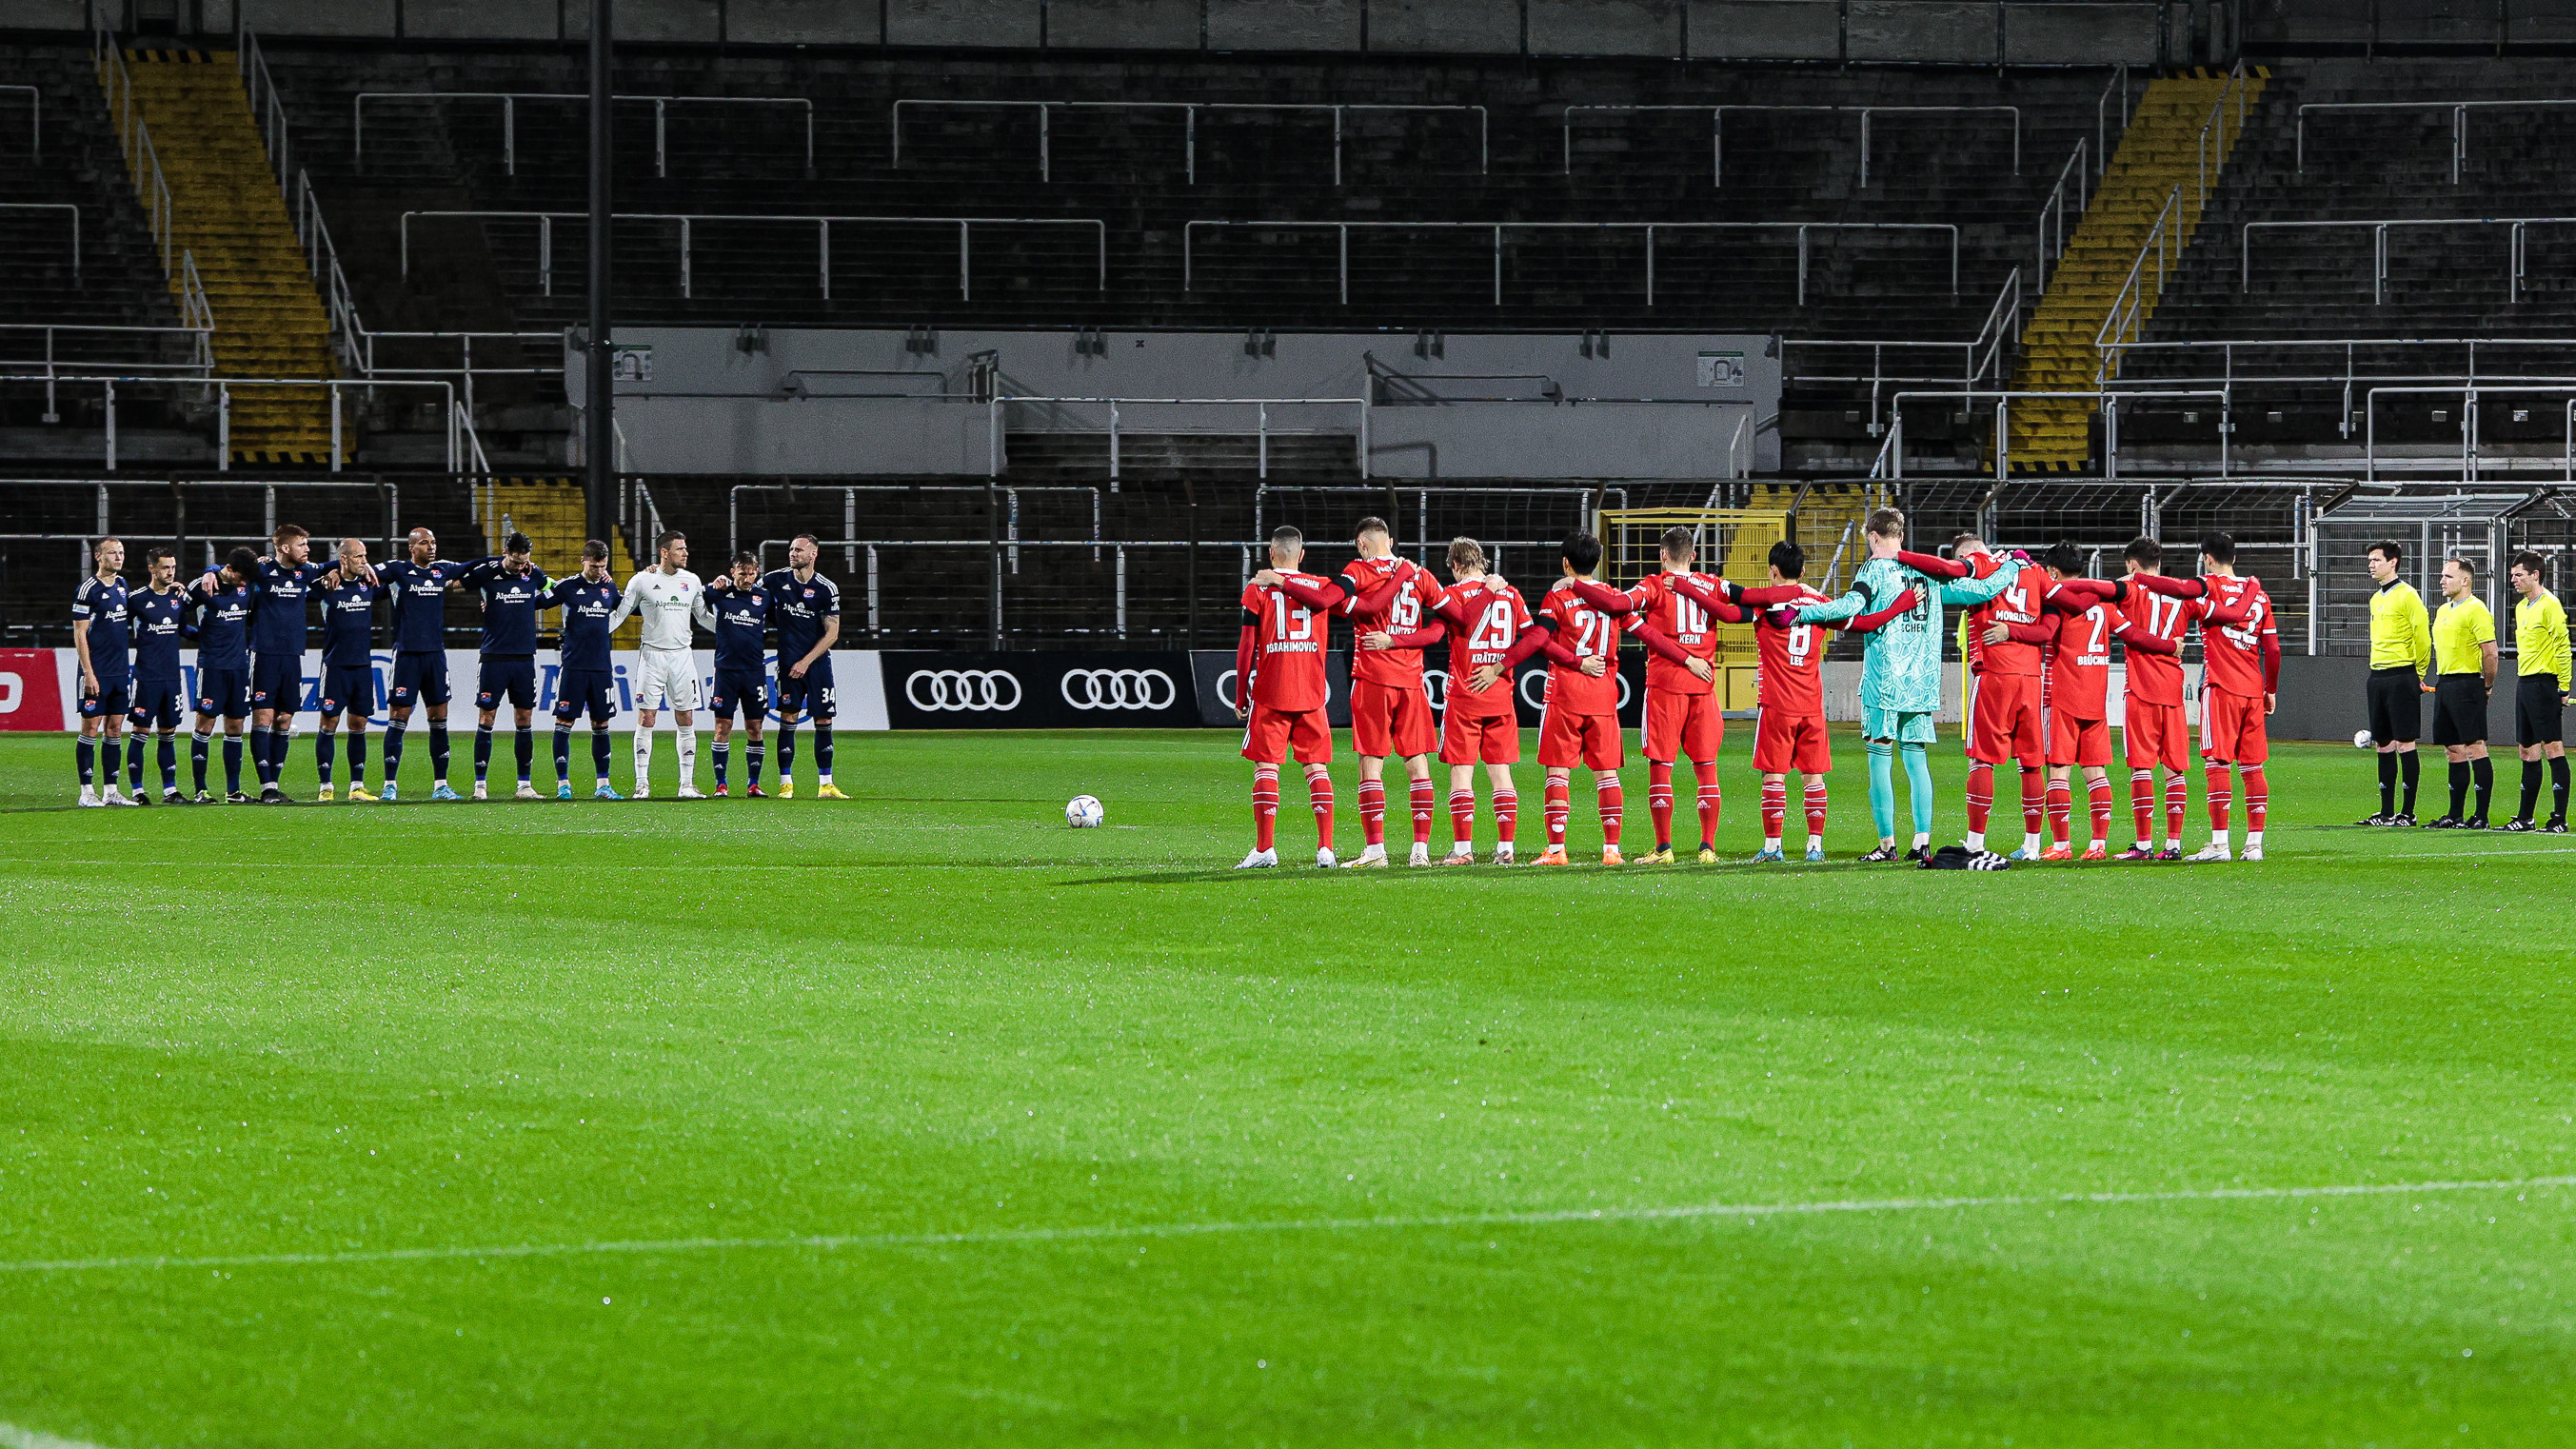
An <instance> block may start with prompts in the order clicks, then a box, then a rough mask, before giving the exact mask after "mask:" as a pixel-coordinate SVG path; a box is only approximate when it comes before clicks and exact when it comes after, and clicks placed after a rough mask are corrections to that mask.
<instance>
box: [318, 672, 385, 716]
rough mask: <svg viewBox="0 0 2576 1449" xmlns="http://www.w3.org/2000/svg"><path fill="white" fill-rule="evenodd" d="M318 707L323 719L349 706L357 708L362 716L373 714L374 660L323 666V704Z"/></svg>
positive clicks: (374, 691) (374, 692)
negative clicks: (371, 661) (363, 662)
mask: <svg viewBox="0 0 2576 1449" xmlns="http://www.w3.org/2000/svg"><path fill="white" fill-rule="evenodd" d="M317 707H318V708H319V709H320V710H321V712H322V717H323V718H324V719H330V718H332V717H334V716H336V715H338V714H339V713H340V712H341V711H342V710H350V709H354V710H356V711H357V712H358V717H359V718H360V719H364V718H366V717H367V716H368V715H371V714H374V713H375V712H376V666H375V665H374V664H372V663H370V664H326V665H324V666H322V703H321V704H320V705H319V706H317Z"/></svg>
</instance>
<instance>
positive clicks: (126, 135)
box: [90, 9, 179, 281]
mask: <svg viewBox="0 0 2576 1449" xmlns="http://www.w3.org/2000/svg"><path fill="white" fill-rule="evenodd" d="M105 14H106V12H105V10H104V9H102V10H100V11H99V12H98V13H97V14H96V15H95V16H94V17H93V22H92V28H91V30H90V60H91V63H92V65H93V66H95V67H96V69H97V71H98V86H99V89H100V90H101V91H102V92H104V93H105V94H106V97H107V112H108V117H109V119H110V120H112V121H114V122H115V123H116V144H117V146H118V148H119V149H120V150H122V151H123V152H124V153H125V164H126V168H127V170H128V171H130V172H131V173H132V175H133V177H134V190H135V192H136V199H137V200H139V201H141V202H142V203H143V214H144V217H145V218H146V219H147V220H148V221H149V222H150V223H151V226H152V239H153V240H154V241H156V242H159V243H160V244H161V272H162V274H163V275H164V276H167V277H169V278H170V279H171V280H173V281H176V280H178V276H179V271H178V237H177V232H178V225H177V223H178V217H177V214H176V212H175V211H174V210H173V209H172V207H171V204H170V183H169V182H168V181H167V180H166V179H164V178H163V176H162V174H161V153H160V152H159V151H157V150H155V149H154V148H153V145H152V129H151V128H150V127H149V126H146V125H144V124H143V108H142V107H141V106H140V105H139V104H137V103H136V101H135V99H134V76H133V74H132V73H131V72H129V71H128V70H127V69H126V68H125V51H124V50H123V48H121V47H120V46H118V45H117V43H116V35H115V33H114V32H113V31H111V30H109V29H108V28H107V26H106V23H105Z"/></svg>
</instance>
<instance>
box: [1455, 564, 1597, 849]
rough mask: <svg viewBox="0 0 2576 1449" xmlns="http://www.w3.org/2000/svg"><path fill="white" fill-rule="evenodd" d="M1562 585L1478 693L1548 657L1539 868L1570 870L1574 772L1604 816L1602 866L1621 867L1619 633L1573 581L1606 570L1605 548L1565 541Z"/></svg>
mask: <svg viewBox="0 0 2576 1449" xmlns="http://www.w3.org/2000/svg"><path fill="white" fill-rule="evenodd" d="M1560 563H1561V566H1562V568H1563V570H1564V577H1563V578H1561V579H1559V580H1558V581H1557V583H1556V585H1555V586H1554V587H1552V588H1550V589H1549V590H1548V592H1547V597H1546V598H1544V599H1542V600H1540V601H1539V607H1538V615H1537V617H1536V618H1535V619H1534V620H1532V627H1531V628H1530V631H1529V633H1528V634H1526V635H1524V636H1523V637H1522V638H1521V639H1520V641H1519V642H1517V643H1515V644H1514V645H1513V646H1512V647H1511V648H1510V649H1509V650H1508V651H1506V652H1505V653H1504V655H1503V657H1502V659H1501V660H1500V661H1498V662H1497V663H1494V664H1487V665H1481V666H1479V667H1478V668H1477V670H1476V673H1475V676H1474V678H1475V683H1476V686H1477V687H1478V688H1479V689H1482V688H1485V687H1487V686H1489V685H1491V684H1492V683H1493V682H1494V681H1495V680H1496V679H1499V678H1501V677H1502V676H1503V675H1504V674H1506V673H1508V672H1509V670H1510V668H1511V666H1512V665H1514V664H1518V663H1519V662H1520V661H1521V660H1523V659H1526V658H1528V657H1529V656H1530V655H1532V654H1535V653H1539V652H1542V651H1544V652H1545V653H1546V654H1547V656H1548V661H1549V663H1550V665H1551V666H1552V667H1551V668H1550V669H1549V670H1548V672H1547V710H1546V713H1545V714H1543V715H1541V716H1540V719H1539V731H1538V762H1539V763H1540V764H1541V765H1543V766H1545V767H1546V769H1547V850H1546V851H1545V852H1544V853H1542V854H1541V855H1540V856H1539V858H1538V859H1537V861H1535V862H1534V863H1535V864H1538V865H1565V864H1568V863H1569V858H1568V857H1567V855H1566V853H1565V827H1566V822H1567V817H1568V816H1570V815H1571V814H1572V813H1573V800H1572V793H1573V786H1572V781H1573V777H1574V767H1575V766H1577V765H1582V766H1586V767H1588V768H1590V769H1591V771H1592V786H1593V792H1594V798H1595V799H1596V800H1597V801H1598V803H1599V806H1600V810H1601V863H1602V864H1603V865H1618V864H1620V863H1621V860H1620V855H1619V821H1620V816H1621V815H1622V813H1623V812H1624V807H1625V805H1626V799H1625V797H1624V795H1623V794H1622V793H1621V791H1620V788H1619V766H1620V764H1621V762H1622V761H1623V759H1624V758H1625V751H1624V748H1623V746H1622V743H1621V741H1620V738H1619V676H1618V674H1617V672H1616V671H1614V670H1613V669H1612V668H1611V659H1612V651H1613V650H1615V649H1616V648H1617V647H1618V642H1619V625H1618V622H1617V621H1616V620H1614V619H1612V618H1611V617H1610V616H1609V615H1607V614H1604V613H1602V612H1601V611H1600V610H1598V609H1595V608H1593V607H1592V606H1591V605H1590V604H1587V603H1585V602H1584V601H1583V600H1582V598H1581V597H1580V596H1579V595H1577V594H1576V593H1575V592H1574V587H1573V583H1572V581H1573V580H1575V579H1583V578H1590V577H1591V576H1592V571H1593V570H1594V569H1596V568H1598V567H1600V566H1601V540H1599V539H1597V538H1594V537H1593V536H1592V535H1591V534H1588V533H1578V534H1575V535H1573V536H1572V537H1570V538H1568V539H1566V541H1565V547H1564V550H1563V552H1562V555H1561V558H1560Z"/></svg>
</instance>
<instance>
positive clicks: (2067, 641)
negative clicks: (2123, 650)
mask: <svg viewBox="0 0 2576 1449" xmlns="http://www.w3.org/2000/svg"><path fill="white" fill-rule="evenodd" d="M2049 602H2050V605H2051V607H2052V612H2053V613H2054V614H2055V617H2056V624H2057V638H2056V640H2055V641H2054V642H2052V643H2050V644H2049V645H2048V698H2049V708H2051V709H2053V710H2057V711H2059V712H2060V713H2063V714H2065V715H2066V716H2067V717H2069V718H2071V719H2081V720H2096V719H2109V718H2110V717H2111V716H2110V694H2111V640H2112V638H2113V637H2114V636H2115V635H2117V634H2118V633H2119V632H2120V629H2121V627H2122V626H2123V625H2125V624H2126V623H2127V622H2128V621H2127V620H2126V619H2124V618H2122V617H2121V615H2120V610H2119V606H2118V605H2116V604H2111V603H2108V602H2106V601H2104V600H2101V599H2097V598H2094V597H2092V596H2091V595H2089V594H2080V593H2075V592H2072V591H2069V590H2067V589H2064V588H2063V587H2057V588H2053V589H2052V590H2051V595H2050V599H2049ZM2144 653H2145V651H2144V650H2140V651H2138V652H2137V653H2133V654H2131V655H2130V656H2129V667H2130V669H2132V670H2135V669H2136V668H2137V667H2138V665H2137V661H2138V659H2139V658H2140V656H2142V655H2143V654H2144Z"/></svg>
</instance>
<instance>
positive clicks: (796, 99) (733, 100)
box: [349, 91, 814, 176]
mask: <svg viewBox="0 0 2576 1449" xmlns="http://www.w3.org/2000/svg"><path fill="white" fill-rule="evenodd" d="M609 100H610V102H611V103H612V104H614V103H617V102H625V103H629V104H637V103H650V104H651V105H652V107H653V174H654V175H656V176H668V175H670V174H671V172H670V143H669V131H670V108H671V107H673V106H801V107H803V108H804V112H805V170H806V172H807V173H808V174H811V173H812V172H813V170H814V102H813V101H812V100H810V99H808V98H807V97H804V96H611V97H609ZM369 101H499V102H500V103H501V165H502V170H503V173H504V174H506V175H510V176H516V175H518V174H519V102H521V101H561V102H565V103H567V104H571V105H578V106H582V107H588V106H589V104H590V94H589V92H587V91H360V92H359V93H358V94H357V95H355V96H353V97H351V98H350V100H349V164H350V166H351V167H352V168H354V169H356V170H360V171H364V170H365V169H366V167H367V111H366V106H367V102H369Z"/></svg>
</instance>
